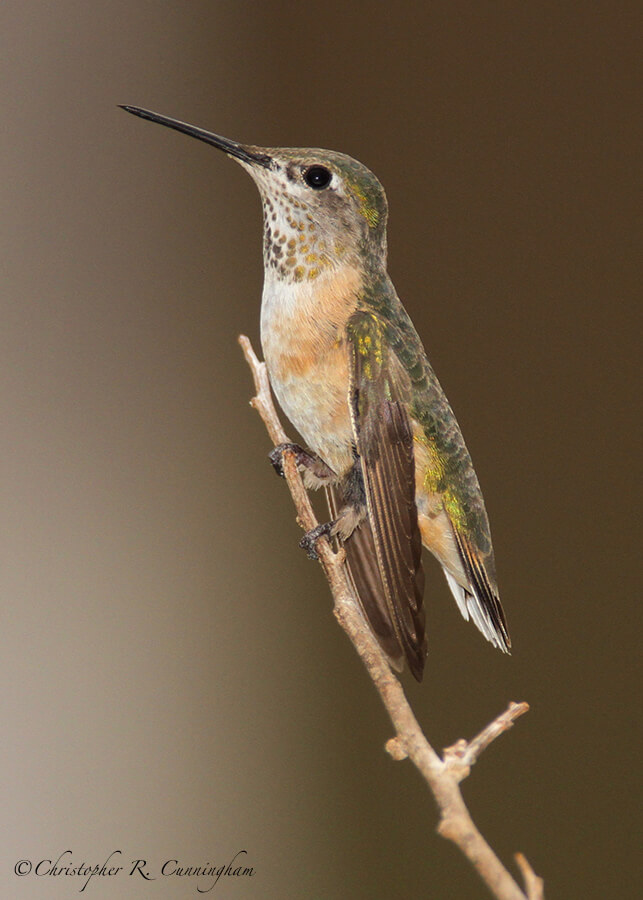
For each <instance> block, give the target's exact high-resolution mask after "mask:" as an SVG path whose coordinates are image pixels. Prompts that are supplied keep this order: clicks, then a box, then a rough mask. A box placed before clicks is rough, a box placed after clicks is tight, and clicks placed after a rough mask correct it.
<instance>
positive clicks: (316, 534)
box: [299, 522, 335, 559]
mask: <svg viewBox="0 0 643 900" xmlns="http://www.w3.org/2000/svg"><path fill="white" fill-rule="evenodd" d="M334 526H335V522H324V524H323V525H318V526H317V527H316V528H311V530H310V531H307V532H306V534H305V535H304V536H303V538H302V539H301V540H300V541H299V546H300V547H301V548H302V550H305V551H306V553H307V555H308V559H319V554H318V553H317V548H316V546H315V545H316V544H317V541H318V540H319V539H320V538H322V537H330V536H331V534H332V531H333V528H334Z"/></svg>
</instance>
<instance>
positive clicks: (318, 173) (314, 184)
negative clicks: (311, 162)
mask: <svg viewBox="0 0 643 900" xmlns="http://www.w3.org/2000/svg"><path fill="white" fill-rule="evenodd" d="M332 177H333V173H332V172H329V171H328V169H325V168H324V166H311V167H310V168H309V169H306V171H305V172H304V181H305V182H306V184H307V185H308V187H311V188H315V190H317V191H321V190H322V189H323V188H325V187H328V185H329V184H330V180H331V178H332Z"/></svg>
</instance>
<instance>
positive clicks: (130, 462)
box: [0, 0, 641, 900]
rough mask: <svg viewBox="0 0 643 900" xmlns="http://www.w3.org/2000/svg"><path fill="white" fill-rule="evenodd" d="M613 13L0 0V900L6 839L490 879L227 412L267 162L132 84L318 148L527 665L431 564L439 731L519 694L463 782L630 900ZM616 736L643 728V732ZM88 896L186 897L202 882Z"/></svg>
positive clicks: (23, 893)
mask: <svg viewBox="0 0 643 900" xmlns="http://www.w3.org/2000/svg"><path fill="white" fill-rule="evenodd" d="M637 9H638V5H634V4H632V6H631V10H632V15H631V16H630V15H629V14H628V11H627V6H626V5H621V6H620V7H616V8H615V7H614V6H613V4H608V3H600V2H599V3H592V4H584V5H583V4H580V5H576V4H574V5H572V4H567V3H539V4H526V3H525V4H521V3H518V4H516V3H514V2H512V3H509V2H505V3H497V4H492V5H491V4H490V5H487V4H482V3H473V2H471V3H449V4H446V3H443V4H437V3H432V2H430V3H423V4H419V3H418V4H412V3H405V2H397V3H395V4H392V5H389V4H375V3H373V4H370V6H366V5H364V6H362V5H361V4H359V5H358V4H349V5H348V6H347V5H346V4H345V3H336V2H326V3H323V4H322V3H308V4H295V3H276V2H267V3H262V4H242V3H238V2H237V3H235V2H192V3H185V2H179V0H172V2H166V3H149V2H143V0H127V2H124V0H115V2H110V3H100V2H93V3H81V2H73V0H59V2H58V3H55V4H54V3H36V2H29V0H21V2H17V0H9V2H5V3H4V4H3V7H2V12H1V13H0V35H1V37H0V40H1V41H2V45H3V46H2V54H1V61H0V91H1V94H2V120H3V134H4V139H3V141H2V149H1V151H0V152H1V154H2V163H1V164H2V194H3V203H2V206H3V211H4V214H3V217H2V232H3V234H2V268H3V281H4V288H3V299H2V326H1V329H0V341H1V355H0V377H1V379H2V387H1V394H0V403H1V405H2V409H1V414H0V415H1V418H0V421H1V423H2V424H1V441H2V448H1V451H0V467H1V478H2V498H3V499H2V511H1V513H0V528H1V532H0V557H1V560H0V562H1V569H0V571H1V574H0V579H1V580H0V593H1V598H2V605H1V610H0V621H1V633H2V649H1V660H2V673H1V679H2V682H1V683H2V700H1V701H0V713H1V717H2V718H1V720H2V723H3V739H2V745H3V750H2V756H3V764H2V782H3V786H2V794H3V804H2V806H3V813H2V819H3V825H4V827H3V831H4V835H5V836H4V838H3V841H2V862H1V866H0V881H1V882H2V890H1V893H2V895H3V896H7V897H9V896H11V897H15V898H32V897H39V898H44V900H50V898H63V897H64V898H67V897H71V896H76V894H77V892H78V889H79V887H80V885H79V883H78V881H79V880H78V879H72V878H67V879H64V878H58V879H53V878H51V877H50V878H35V876H30V877H25V878H18V877H17V876H16V875H14V874H13V867H14V865H15V863H16V862H17V861H18V860H19V859H21V858H26V859H31V860H33V861H37V860H39V859H42V858H50V857H51V856H52V854H53V857H54V859H55V858H56V857H57V856H58V855H59V854H60V853H61V852H62V851H64V850H66V849H68V848H69V849H72V850H73V857H72V858H73V860H74V862H76V863H78V862H81V861H82V860H83V859H84V860H86V861H87V862H92V863H99V862H102V861H103V859H104V858H105V857H106V856H107V855H108V854H109V853H110V852H111V851H112V850H121V851H122V852H123V856H122V857H121V860H125V861H126V863H129V860H132V859H136V858H143V859H147V860H148V863H149V866H150V869H151V870H152V873H153V874H154V875H157V876H158V871H155V870H158V867H159V866H160V864H161V863H162V862H163V861H164V860H166V859H172V858H176V859H179V860H180V861H181V863H183V864H186V865H187V864H192V865H198V864H204V863H206V862H208V861H209V862H211V863H216V864H221V863H225V862H227V861H228V859H229V858H230V857H231V856H232V855H233V854H234V853H235V852H236V851H238V850H239V849H242V848H243V849H247V851H248V856H247V857H246V860H247V863H248V864H250V865H253V866H254V867H255V868H256V875H255V876H254V877H253V878H252V879H250V880H239V881H236V880H235V881H232V880H228V881H226V882H223V881H221V882H219V884H218V885H217V886H216V887H215V888H214V889H213V891H212V894H213V895H216V896H220V897H226V898H227V897H230V898H255V897H257V898H283V897H302V898H323V900H326V898H333V900H345V898H372V897H404V898H406V897H416V896H417V897H428V898H432V900H441V898H458V900H469V898H471V900H474V898H481V897H483V896H486V893H485V888H484V887H483V886H482V885H481V883H479V882H478V879H477V876H476V875H475V874H474V873H473V872H471V871H469V869H468V867H467V865H466V863H465V862H464V861H463V860H461V859H460V857H459V855H458V853H457V852H456V851H455V850H454V849H453V848H452V847H451V846H450V845H448V844H446V843H445V842H444V841H443V840H442V839H441V838H439V837H437V836H436V835H435V833H434V827H435V824H436V812H435V809H434V806H433V804H432V801H431V799H430V797H429V796H428V795H427V792H426V790H425V789H424V787H423V785H422V783H421V781H420V778H419V776H418V775H417V774H416V772H415V771H414V770H413V769H412V767H411V766H410V765H409V764H398V763H393V762H392V761H391V760H390V759H389V758H388V757H387V756H386V754H385V753H384V752H383V750H382V748H383V744H384V742H385V741H386V739H387V738H388V737H390V736H391V728H390V726H389V724H388V722H387V719H386V716H385V715H384V713H383V710H382V709H381V707H380V703H379V701H378V698H377V697H376V695H375V692H374V690H373V688H372V686H371V685H370V683H369V682H368V681H367V678H366V676H365V673H364V671H363V670H362V668H361V665H360V664H359V662H358V660H357V659H356V658H355V656H354V653H353V651H352V649H351V648H350V646H349V644H348V642H347V640H346V639H345V638H344V636H343V635H342V634H341V633H340V631H339V630H338V628H337V626H336V624H335V621H334V619H333V617H332V614H331V604H330V599H329V595H328V591H327V589H326V586H325V583H324V582H323V580H322V577H321V574H320V571H319V570H318V569H317V567H315V566H314V565H313V564H312V563H309V562H308V561H307V560H306V558H305V557H304V555H303V553H302V552H301V551H299V550H298V549H297V546H296V545H297V540H298V536H299V532H298V529H297V527H296V525H295V523H294V520H293V512H292V508H291V504H290V500H289V497H288V496H287V493H286V489H285V487H284V485H283V483H281V482H279V481H278V479H277V478H275V477H274V475H273V473H272V472H271V470H270V467H269V465H268V462H267V459H266V454H267V452H268V449H269V445H268V440H267V437H266V434H265V432H264V430H263V427H262V425H261V424H260V422H259V420H258V418H257V416H256V414H254V413H253V412H252V411H251V410H250V409H249V407H248V405H247V402H248V399H249V397H250V394H251V380H250V374H249V371H248V370H247V367H246V365H245V363H244V362H243V359H242V357H241V353H240V351H239V349H238V347H237V345H236V336H237V334H238V333H239V332H246V333H248V334H249V335H250V336H251V337H252V338H253V340H254V341H255V343H256V345H257V346H258V321H259V298H260V292H261V279H262V266H261V243H260V236H261V217H260V205H259V201H258V197H257V195H256V192H255V188H254V186H253V185H252V183H251V181H250V180H249V179H248V178H247V176H246V175H245V174H244V173H243V172H242V171H241V170H240V169H239V168H238V167H237V166H235V165H234V164H233V163H231V162H229V161H228V160H226V159H225V158H224V157H223V156H222V155H220V154H219V153H217V152H215V151H214V150H212V149H211V148H208V147H206V146H205V145H202V144H198V143H196V142H195V141H191V140H188V139H187V138H186V137H184V136H182V135H177V134H175V133H172V132H170V131H167V130H162V129H161V128H159V127H158V126H153V125H150V124H149V123H145V122H142V121H139V120H136V119H134V118H132V117H131V116H127V115H126V114H125V113H123V112H121V111H120V110H119V109H117V108H116V104H118V103H132V104H139V105H142V106H147V107H149V108H152V109H155V110H158V111H160V112H163V113H166V114H168V115H173V116H176V117H179V118H181V119H184V120H187V121H190V122H194V123H196V124H199V125H202V126H203V127H206V128H210V129H213V130H216V131H218V132H220V133H221V134H224V135H227V136H230V137H233V138H236V139H238V140H242V141H244V140H245V141H248V142H254V143H260V144H265V145H288V146H299V145H301V146H322V147H331V148H334V149H340V150H344V151H345V152H348V153H350V154H352V155H354V156H356V157H357V158H359V159H360V160H362V161H363V162H365V163H366V164H367V165H369V166H370V167H371V168H372V169H373V170H374V171H375V172H376V173H377V175H378V176H379V177H380V179H381V180H382V182H383V183H384V185H385V186H386V188H387V192H388V197H389V203H390V208H391V216H390V231H389V243H390V271H391V274H392V277H393V280H394V281H395V283H396V286H397V288H398V291H399V293H400V296H401V297H402V299H403V301H404V303H405V304H406V306H407V308H408V309H409V311H410V313H411V315H412V317H413V319H414V321H415V323H416V325H417V327H418V330H419V331H420V333H421V334H422V336H423V337H424V339H425V343H426V345H427V347H428V350H429V354H430V356H431V359H432V362H433V364H434V366H435V368H436V370H437V372H438V375H439V377H440V379H441V381H442V383H443V385H444V387H445V389H446V391H447V394H448V396H449V397H450V399H451V402H452V404H453V406H454V408H455V411H456V414H457V416H458V418H459V421H460V424H461V425H462V428H463V430H464V433H465V435H466V438H467V442H468V444H469V447H470V449H471V451H472V454H473V457H474V460H475V464H476V468H477V471H478V475H479V477H480V480H481V482H482V485H483V489H484V492H485V497H486V500H487V507H488V510H489V513H490V517H491V522H492V528H493V533H494V541H495V546H496V555H497V562H498V569H499V575H500V583H501V590H502V596H503V601H504V604H505V608H506V610H507V614H508V618H509V624H510V627H511V632H512V636H513V639H514V647H515V651H514V655H513V656H512V657H511V658H505V657H503V656H502V655H501V654H499V653H497V652H494V651H493V650H492V648H491V647H490V646H489V645H488V644H487V643H486V642H485V641H484V640H482V639H481V637H480V636H479V635H478V633H477V632H476V631H475V629H474V628H473V627H472V626H470V625H469V626H467V625H466V624H465V623H464V622H463V621H462V620H461V618H460V615H459V613H458V612H457V610H456V608H455V605H454V604H453V602H452V600H451V598H450V595H449V593H448V589H447V586H446V584H445V583H444V580H443V578H442V576H441V574H440V573H439V572H438V571H437V567H435V566H434V565H432V564H431V562H430V560H427V568H428V569H429V575H430V579H429V587H428V590H427V603H428V609H429V611H428V615H429V639H430V658H429V660H428V666H427V675H426V679H425V683H424V684H423V685H422V686H421V687H416V686H415V685H414V684H409V685H408V688H409V694H410V697H411V699H412V702H413V704H414V707H415V709H416V711H417V713H418V716H419V718H420V720H421V722H422V723H423V725H424V726H425V728H426V730H427V734H428V736H429V738H430V739H431V740H432V741H433V743H434V744H435V745H436V746H437V747H438V748H440V747H443V746H445V745H446V744H450V743H452V742H453V741H454V740H455V739H457V738H459V737H464V736H471V735H473V734H474V733H475V732H476V731H478V730H479V729H480V728H481V727H482V726H483V725H485V724H486V723H487V721H488V720H489V719H490V718H492V717H493V716H495V715H496V714H497V713H499V712H500V711H501V710H502V709H503V708H504V707H505V705H506V703H507V702H508V701H509V700H510V699H515V700H528V701H529V702H530V703H531V705H532V711H531V712H530V713H529V715H528V716H527V717H526V718H525V719H523V720H521V721H520V723H519V725H518V726H517V727H516V728H515V729H514V730H513V731H512V732H511V733H510V734H508V735H506V736H505V737H503V738H502V740H500V741H499V742H498V743H497V744H495V745H494V746H493V747H492V748H491V749H490V750H488V751H487V753H485V755H484V757H483V759H482V760H481V762H480V763H479V764H478V766H476V768H475V770H474V772H473V774H472V776H471V778H470V779H469V780H468V781H467V782H466V783H465V785H464V793H465V796H466V799H467V801H468V803H469V805H470V808H471V811H472V813H473V815H474V818H475V819H476V821H477V822H478V824H479V826H480V827H481V829H482V831H483V832H484V834H485V836H486V837H487V838H488V839H489V840H490V842H491V843H492V845H493V846H494V847H495V849H496V850H497V851H498V853H499V854H500V855H501V857H502V858H503V859H504V860H505V861H507V862H508V863H509V864H510V865H511V864H512V863H511V855H512V853H513V852H514V851H516V850H522V851H524V852H525V853H526V854H527V856H528V858H529V859H530V861H531V862H532V864H533V865H534V867H535V868H536V870H537V871H538V872H539V873H540V874H542V875H543V876H544V877H545V879H546V883H547V891H548V894H547V896H548V897H549V898H554V897H584V898H596V900H598V898H608V897H609V898H611V897H614V898H615V897H619V898H623V897H634V896H635V895H636V889H635V884H636V880H635V872H634V866H635V859H636V855H637V853H638V851H639V847H640V839H639V835H640V818H639V797H637V792H636V790H635V782H636V781H637V780H638V774H639V768H640V744H639V741H640V737H641V735H640V732H638V728H639V723H638V719H639V713H640V707H639V705H638V704H637V702H636V695H635V692H636V688H637V683H638V680H639V674H640V670H639V664H638V645H639V642H638V636H637V625H638V624H639V623H640V615H639V610H640V608H641V597H640V578H638V577H636V576H637V574H638V573H637V572H636V571H635V570H636V568H637V565H638V558H639V552H640V550H639V543H638V541H636V542H635V540H634V535H635V531H636V519H637V513H638V509H639V507H638V504H637V503H636V502H635V500H634V497H633V491H634V487H635V479H636V475H637V474H638V469H639V460H640V457H639V455H638V454H637V455H635V453H637V447H636V440H637V438H638V437H640V435H639V434H638V433H637V430H638V423H639V415H638V413H637V412H636V411H635V408H634V399H635V396H636V386H635V372H636V363H637V362H638V352H637V350H638V342H637V337H638V335H637V328H636V324H637V323H636V319H637V313H638V307H637V308H635V306H634V285H635V280H634V261H635V260H634V239H633V228H632V226H633V218H634V209H633V190H632V187H631V184H630V182H631V177H630V176H631V173H632V171H633V170H634V166H635V165H636V163H637V162H638V161H639V159H638V157H637V155H636V154H635V152H634V129H633V123H634V122H635V121H636V118H637V112H636V105H635V95H634V88H635V85H636V78H635V74H636V73H635V71H634V62H635V60H636V53H635V46H634V41H633V40H632V36H633V34H634V33H635V29H634V24H635V23H634V12H635V11H636V10H637ZM637 732H638V733H637ZM86 894H87V895H91V896H94V897H114V896H119V897H123V898H137V900H138V898H146V900H147V898H153V900H160V898H165V897H167V898H174V897H189V896H197V893H196V882H195V880H194V879H190V880H187V879H183V880H181V881H178V880H176V879H168V878H161V877H157V880H156V881H153V882H152V881H150V882H144V881H143V880H142V879H141V878H139V877H138V876H136V877H135V878H123V877H121V878H119V879H118V880H114V881H111V880H110V881H107V880H105V879H104V880H103V883H100V884H99V883H97V879H94V881H93V882H92V883H91V884H90V885H89V887H88V888H87V891H86Z"/></svg>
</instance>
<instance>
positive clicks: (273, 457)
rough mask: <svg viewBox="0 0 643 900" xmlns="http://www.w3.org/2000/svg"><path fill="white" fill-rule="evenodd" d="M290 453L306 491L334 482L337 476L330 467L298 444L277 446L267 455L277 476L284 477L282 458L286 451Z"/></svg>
mask: <svg viewBox="0 0 643 900" xmlns="http://www.w3.org/2000/svg"><path fill="white" fill-rule="evenodd" d="M287 450H288V451H290V452H291V453H294V455H295V462H296V463H297V468H298V469H299V471H300V473H301V475H302V477H303V479H304V485H305V486H306V487H307V488H308V490H311V489H312V490H316V489H317V488H320V487H323V486H324V485H326V484H329V483H332V482H334V481H336V479H337V476H336V474H335V472H333V470H332V469H331V467H330V466H328V465H326V463H325V462H324V460H323V459H321V457H319V456H317V455H316V454H315V453H311V452H310V451H309V450H304V449H303V447H300V446H299V444H279V445H278V446H277V447H275V448H274V450H272V451H271V452H270V453H269V454H268V458H269V460H270V462H271V463H272V465H273V467H274V470H275V472H276V473H277V475H280V476H281V478H283V477H284V463H283V456H284V453H285V452H286V451H287Z"/></svg>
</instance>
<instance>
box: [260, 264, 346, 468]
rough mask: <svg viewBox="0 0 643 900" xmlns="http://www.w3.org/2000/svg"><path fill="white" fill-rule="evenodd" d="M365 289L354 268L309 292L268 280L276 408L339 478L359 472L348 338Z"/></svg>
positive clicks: (264, 334) (267, 345) (266, 314)
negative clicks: (350, 404) (355, 465)
mask: <svg viewBox="0 0 643 900" xmlns="http://www.w3.org/2000/svg"><path fill="white" fill-rule="evenodd" d="M360 284H361V276H360V274H359V272H357V271H356V270H355V269H352V268H348V267H346V268H343V269H341V270H330V271H326V272H324V273H323V274H322V275H320V277H319V278H317V279H315V281H314V282H312V283H309V284H299V283H293V282H284V281H283V280H280V279H269V278H267V279H266V282H265V284H264V292H263V301H262V307H261V343H262V346H263V353H264V357H265V360H266V365H267V367H268V373H269V375H270V382H271V384H272V387H273V389H274V392H275V395H276V397H277V400H278V401H279V404H280V405H281V407H282V409H283V410H284V412H285V413H286V415H287V416H288V418H289V419H290V421H291V422H292V424H293V425H294V426H295V428H296V429H297V431H299V433H300V434H301V436H302V437H303V439H304V441H305V442H306V444H307V446H308V447H309V448H310V449H311V450H314V451H315V453H317V454H318V455H319V456H321V458H322V459H323V460H324V461H325V462H326V463H327V464H328V465H329V466H331V468H332V469H334V471H335V472H336V473H337V474H338V475H343V474H345V473H346V472H347V471H348V470H349V469H350V468H351V466H352V465H353V451H352V445H353V435H352V429H351V421H350V414H349V407H348V382H349V376H348V346H347V343H346V338H345V331H346V322H347V320H348V318H349V317H350V315H351V314H352V313H353V312H354V311H355V308H356V305H357V299H358V294H359V289H360Z"/></svg>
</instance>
